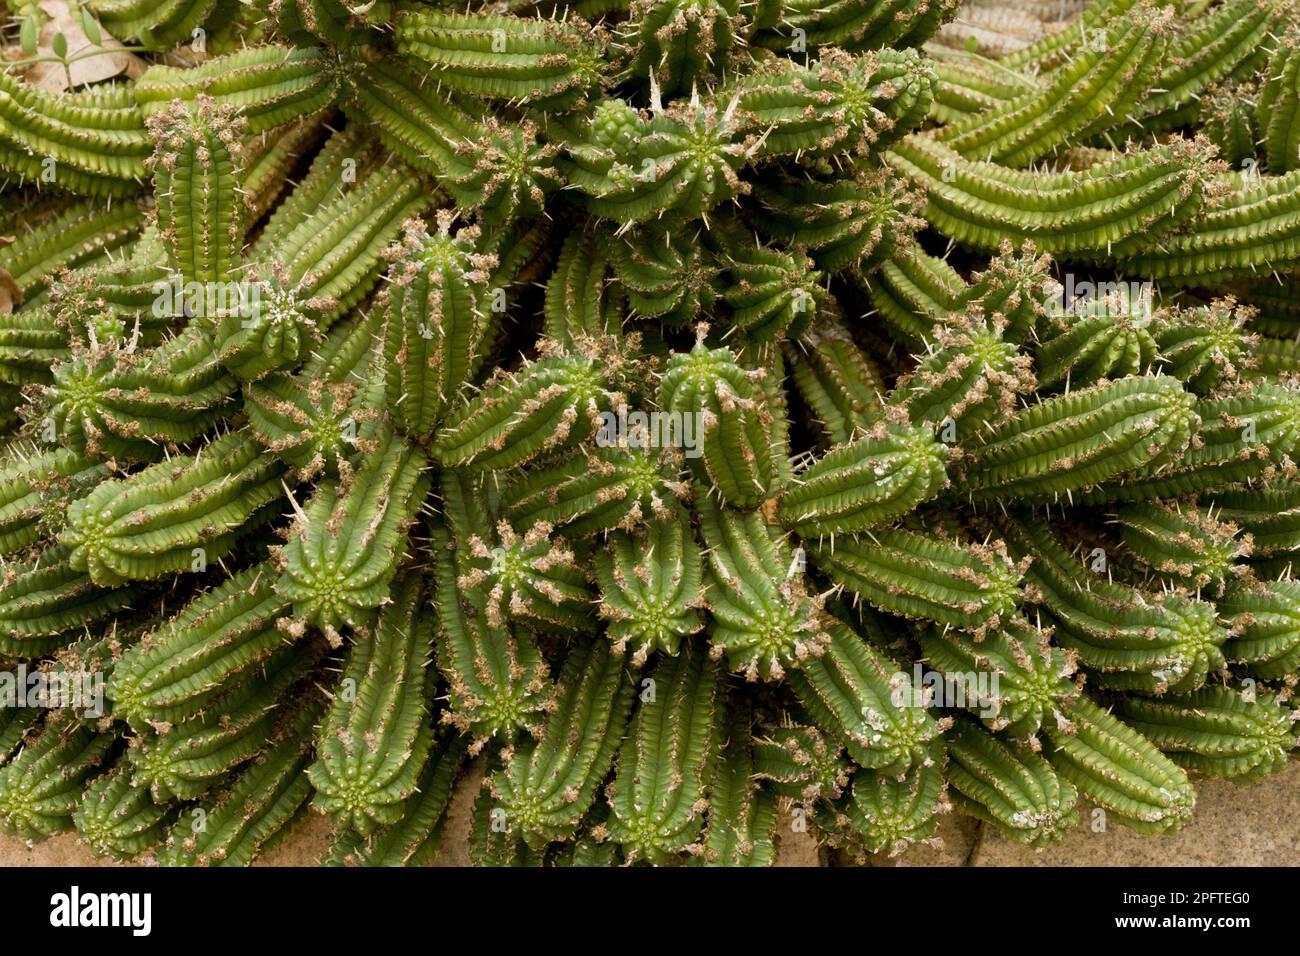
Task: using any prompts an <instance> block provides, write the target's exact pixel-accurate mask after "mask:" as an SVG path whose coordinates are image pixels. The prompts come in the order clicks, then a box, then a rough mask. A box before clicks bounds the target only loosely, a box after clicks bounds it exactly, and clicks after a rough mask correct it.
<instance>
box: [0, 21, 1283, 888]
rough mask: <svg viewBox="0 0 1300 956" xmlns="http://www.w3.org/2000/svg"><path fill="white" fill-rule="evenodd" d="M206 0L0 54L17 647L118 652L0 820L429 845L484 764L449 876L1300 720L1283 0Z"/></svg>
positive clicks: (1133, 755)
mask: <svg viewBox="0 0 1300 956" xmlns="http://www.w3.org/2000/svg"><path fill="white" fill-rule="evenodd" d="M236 6H237V5H236V4H233V3H225V2H222V3H213V2H211V0H204V2H196V3H185V2H177V3H166V4H163V5H161V6H158V5H156V4H154V5H151V4H148V3H144V2H141V0H85V2H83V3H81V4H79V5H78V9H79V10H80V12H81V15H82V17H83V19H91V18H94V19H97V21H98V22H99V23H100V24H102V26H103V27H104V28H106V29H107V30H108V31H111V32H112V34H113V36H116V37H118V38H119V39H120V40H123V41H127V42H128V43H130V44H131V45H132V46H133V47H138V52H139V54H140V55H141V57H142V58H143V59H144V61H145V65H146V69H145V71H144V73H143V75H142V76H140V77H139V78H138V79H135V80H117V81H113V82H107V83H95V84H91V85H90V86H89V87H88V88H86V89H76V90H72V91H66V92H55V91H50V90H47V89H43V88H41V87H40V86H38V85H37V83H35V82H33V81H32V79H31V77H29V76H28V74H27V68H28V67H29V66H30V65H31V62H30V61H28V60H23V59H15V58H13V57H11V58H10V59H9V60H8V61H6V63H5V65H4V68H3V71H2V72H0V171H3V172H4V174H5V175H4V176H3V177H0V179H3V180H4V182H3V185H2V186H0V196H3V200H4V201H3V202H2V203H0V559H3V575H2V577H0V657H3V660H4V668H5V669H6V670H14V669H16V668H17V667H18V666H19V665H20V664H21V665H22V666H24V667H27V668H30V669H32V670H35V671H39V673H40V674H42V675H44V676H45V677H46V678H47V679H48V680H49V681H51V684H50V686H51V687H54V686H58V683H57V682H58V681H65V680H67V679H69V678H70V677H72V676H75V675H77V674H79V673H81V672H82V671H87V670H88V671H90V672H92V673H91V675H90V676H92V677H93V676H95V675H99V676H101V677H102V678H103V680H104V684H103V685H102V690H103V698H102V700H101V701H100V704H101V706H100V708H99V710H97V711H94V712H93V713H92V712H91V711H90V710H88V709H87V708H86V707H84V706H73V705H72V704H71V703H70V702H69V701H67V700H63V699H60V698H59V697H58V696H57V695H54V694H53V693H52V692H51V693H46V694H44V695H43V696H40V697H39V699H33V700H30V701H29V700H26V699H23V700H18V699H16V698H15V699H13V700H9V699H5V700H4V701H3V706H0V825H3V826H4V827H5V828H6V829H8V830H10V831H12V832H14V833H17V834H19V835H20V836H22V837H25V838H28V839H39V838H43V837H45V836H48V835H50V834H53V833H56V832H59V831H62V830H67V829H70V828H71V829H76V830H77V831H79V833H80V834H81V836H82V837H83V838H84V840H85V842H86V843H87V844H88V845H89V846H90V847H91V849H92V850H94V851H95V852H96V853H101V854H105V855H109V856H114V857H122V858H145V857H147V856H148V855H149V854H153V856H154V858H155V859H157V860H158V861H160V862H163V863H166V864H176V865H181V864H213V865H217V864H227V865H228V864H245V863H248V862H249V861H251V860H252V859H253V858H254V857H255V856H257V855H258V854H259V853H261V852H263V851H264V850H266V849H267V848H268V847H270V846H272V845H274V843H275V842H277V841H278V840H279V839H280V838H282V837H283V836H284V835H285V834H286V833H287V832H288V830H289V827H290V826H291V824H292V823H293V822H294V821H295V820H297V819H299V818H301V817H302V816H303V815H304V814H307V813H321V814H325V815H327V816H328V817H329V825H330V826H331V827H332V829H333V839H332V849H331V851H330V854H329V857H328V862H330V863H332V864H338V865H417V864H427V863H429V862H430V861H431V860H432V859H433V858H434V856H435V854H436V853H437V851H438V847H439V845H440V843H441V842H442V839H443V837H444V835H445V833H446V830H447V824H448V821H449V820H451V819H454V818H455V817H456V816H457V814H456V813H454V812H450V811H449V810H448V807H449V806H451V805H453V800H452V794H453V790H454V787H455V785H456V783H457V781H458V779H463V772H464V767H463V764H465V761H464V760H463V759H462V758H463V757H465V756H466V755H470V756H472V757H474V758H475V759H476V760H477V761H478V763H477V764H473V765H474V766H476V767H480V768H481V769H482V770H483V771H484V773H485V775H486V776H485V777H484V780H485V784H484V786H483V788H482V791H481V793H480V796H479V799H478V801H477V804H476V806H475V810H474V813H473V821H472V824H471V826H470V829H471V830H472V834H471V836H472V840H471V843H472V855H473V857H474V859H475V860H476V861H478V862H481V863H485V864H497V865H504V864H511V865H525V864H526V865H537V864H542V865H557V866H559V865H566V866H567V865H574V866H576V865H603V866H609V865H618V864H624V865H625V864H659V865H671V864H691V865H768V864H770V863H771V862H772V861H773V859H774V858H775V856H776V853H777V851H778V849H779V846H780V841H781V839H782V836H783V834H784V833H785V832H786V831H787V827H786V826H785V822H786V821H787V819H788V820H790V821H799V822H802V823H807V824H808V825H809V826H811V828H812V829H813V830H814V831H815V834H816V836H817V837H818V839H819V840H820V841H821V842H822V843H823V844H825V845H826V846H827V849H826V850H825V851H824V852H826V853H828V854H829V853H836V854H843V855H845V856H847V857H849V858H859V857H862V856H864V855H867V854H875V853H898V852H904V851H905V850H906V848H907V847H909V846H912V845H914V844H916V843H923V842H930V841H932V839H933V837H934V836H935V834H936V832H937V827H938V820H939V815H940V814H941V813H943V812H946V811H947V810H949V809H952V810H955V811H956V812H959V813H964V814H967V815H969V816H972V817H974V818H976V819H977V820H979V821H982V825H983V826H986V827H988V828H992V829H996V830H999V831H1001V832H1003V833H1005V834H1006V835H1007V836H1008V837H1009V838H1010V839H1012V840H1016V841H1019V842H1021V843H1025V844H1028V845H1031V846H1035V847H1038V846H1043V845H1046V844H1049V843H1053V842H1055V841H1057V840H1060V839H1063V838H1067V837H1068V834H1069V832H1070V830H1071V829H1072V828H1073V827H1075V826H1076V825H1077V824H1078V821H1079V820H1080V819H1081V818H1086V817H1087V815H1086V814H1085V813H1082V812H1081V810H1080V808H1079V806H1078V803H1079V801H1084V802H1085V803H1088V804H1092V805H1093V807H1094V808H1096V809H1098V810H1100V811H1101V812H1102V813H1103V814H1104V815H1106V816H1107V817H1108V818H1109V819H1110V820H1112V821H1113V822H1116V823H1120V824H1124V825H1128V826H1132V827H1135V828H1137V829H1139V830H1142V831H1153V832H1168V831H1170V830H1173V829H1176V828H1177V827H1179V826H1181V825H1182V824H1183V823H1184V822H1185V821H1186V820H1188V819H1189V818H1190V817H1191V814H1192V812H1193V806H1194V803H1195V790H1194V787H1195V783H1196V780H1197V779H1198V778H1199V777H1201V776H1203V775H1218V776H1226V777H1232V778H1236V779H1239V780H1243V781H1253V780H1256V779H1258V778H1259V777H1261V776H1264V775H1265V774H1267V773H1269V772H1271V771H1273V770H1276V769H1277V768H1279V767H1280V766H1282V765H1283V764H1284V763H1285V761H1286V760H1287V755H1288V754H1289V753H1290V752H1291V751H1293V750H1294V749H1295V747H1296V744H1297V738H1296V735H1295V733H1294V732H1293V726H1292V725H1293V717H1294V711H1293V708H1292V704H1291V697H1292V688H1293V687H1294V685H1295V684H1296V683H1297V681H1300V585H1297V584H1296V583H1295V582H1294V581H1293V580H1292V566H1293V563H1294V562H1295V561H1297V559H1300V484H1298V483H1297V463H1298V462H1300V384H1297V383H1298V382H1300V349H1297V347H1296V345H1295V338H1296V334H1297V332H1300V309H1298V308H1297V307H1296V305H1295V302H1296V301H1297V296H1296V294H1295V293H1296V288H1297V287H1296V284H1295V278H1294V275H1293V273H1294V271H1295V269H1296V268H1297V266H1300V170H1297V166H1298V165H1300V161H1298V160H1297V156H1296V143H1297V141H1300V132H1298V131H1300V123H1297V120H1296V113H1297V106H1296V104H1297V89H1296V78H1297V75H1298V74H1300V65H1298V64H1300V57H1298V56H1297V53H1296V50H1297V41H1296V34H1295V33H1294V31H1293V29H1290V28H1288V23H1289V21H1291V20H1292V19H1294V12H1295V5H1294V3H1293V0H1210V2H1198V3H1188V4H1180V3H1175V2H1174V0H1110V2H1105V0H1098V2H1095V3H1093V4H1091V5H1089V6H1088V7H1087V9H1085V11H1084V13H1083V14H1082V16H1081V18H1080V20H1079V21H1078V22H1077V23H1076V24H1073V25H1072V26H1071V27H1070V28H1068V29H1064V30H1061V31H1060V32H1059V33H1054V34H1052V35H1051V36H1049V37H1045V38H1043V39H1042V40H1040V41H1039V42H1036V43H1035V44H1033V45H1032V46H1030V47H1028V48H1026V49H1024V50H1022V51H1020V52H1016V53H1010V54H1009V55H1006V56H1004V57H1002V61H1001V62H993V61H992V60H990V59H988V58H985V57H981V56H978V55H971V54H970V53H968V52H962V51H957V50H953V49H950V48H946V47H945V46H943V44H944V43H945V42H946V38H945V34H944V33H939V29H940V27H941V26H942V25H943V23H944V21H945V20H946V19H947V18H949V17H951V16H952V15H953V14H954V13H955V7H956V4H955V3H954V2H951V0H871V2H867V0H828V2H822V0H816V2H814V0H761V2H738V0H633V2H619V0H608V2H607V0H583V2H581V3H575V4H568V5H567V6H566V5H565V4H537V5H533V4H524V3H508V4H495V5H489V4H482V3H477V2H476V3H471V4H469V5H468V6H467V7H466V8H465V9H463V10H456V11H450V10H447V9H441V8H439V7H438V5H436V4H431V3H426V2H423V0H379V2H378V3H371V4H368V5H365V6H364V7H357V6H348V5H346V4H343V3H340V2H338V0H283V2H280V0H277V2H275V3H271V4H269V5H268V4H262V3H256V4H253V5H251V6H249V5H244V7H240V9H239V10H238V11H235V9H234V8H235V7H236ZM245 7H246V9H245ZM11 9H17V10H19V11H20V12H19V13H18V14H17V15H16V16H15V17H14V18H13V19H15V20H21V21H23V25H20V26H18V27H17V30H18V31H19V32H21V33H23V34H24V35H26V36H28V37H31V36H33V35H35V34H36V33H37V32H38V30H39V27H40V23H39V22H38V20H41V19H43V18H44V16H45V15H46V14H45V13H44V12H42V11H43V10H44V5H38V4H36V3H34V2H33V3H21V4H18V5H17V7H14V6H13V5H11ZM195 31H206V35H207V43H208V45H207V49H206V50H202V49H199V48H198V47H194V46H191V49H189V50H186V51H184V53H183V55H178V52H177V51H176V50H174V49H173V47H174V46H175V45H176V44H180V43H185V44H191V43H192V38H193V37H194V36H196V33H195ZM936 33H938V37H937V39H936ZM1098 33H1101V34H1103V37H1102V39H1103V42H1100V43H1098V42H1096V41H1097V35H1098ZM29 45H30V44H29ZM1257 140H1258V142H1257ZM1121 146H1122V148H1120V147H1121ZM1271 273H1276V275H1277V276H1278V277H1279V278H1278V279H1276V280H1275V279H1274V278H1272V277H1271V276H1270V274H1271ZM1175 290H1177V298H1175V296H1174V294H1173V293H1174V291H1175ZM0 676H3V675H0ZM0 686H3V685H0ZM80 703H81V704H83V705H84V704H85V701H84V700H83V701H81V702H80ZM24 704H31V705H32V706H22V705H24ZM1091 819H1092V820H1093V822H1094V824H1095V816H1094V817H1092V818H1091Z"/></svg>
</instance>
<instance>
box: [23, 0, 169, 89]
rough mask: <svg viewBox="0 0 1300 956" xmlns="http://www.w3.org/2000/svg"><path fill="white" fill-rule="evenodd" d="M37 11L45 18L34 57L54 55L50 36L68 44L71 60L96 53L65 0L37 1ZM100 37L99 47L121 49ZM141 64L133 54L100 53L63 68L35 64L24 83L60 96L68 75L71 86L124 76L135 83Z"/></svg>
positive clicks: (117, 43) (105, 36) (115, 42)
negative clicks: (69, 75)
mask: <svg viewBox="0 0 1300 956" xmlns="http://www.w3.org/2000/svg"><path fill="white" fill-rule="evenodd" d="M41 11H42V12H43V13H44V14H45V16H46V18H47V19H46V21H45V23H44V24H43V25H42V26H41V35H40V38H39V39H38V41H37V49H36V53H37V55H38V56H53V55H54V36H55V34H57V33H62V34H63V35H64V36H65V37H66V38H67V40H68V57H69V58H72V57H75V56H77V55H78V54H80V53H82V52H84V51H86V50H93V49H97V47H96V45H95V44H94V43H91V42H90V40H89V39H87V37H86V31H85V30H84V29H83V28H82V26H81V20H80V19H79V18H77V17H74V16H73V15H72V11H71V10H69V9H68V3H67V0H41ZM100 32H101V33H103V36H102V37H101V39H102V40H103V41H104V42H103V43H102V44H101V46H102V47H103V48H105V49H109V50H116V48H117V47H120V46H121V45H122V43H121V41H120V40H117V39H115V38H114V37H113V36H112V35H110V34H109V32H108V31H107V30H104V29H103V28H102V27H101V28H100ZM145 66H146V64H145V62H144V60H142V59H140V58H139V57H138V56H136V55H135V54H134V53H120V52H114V53H101V54H100V55H99V56H87V57H85V58H84V59H80V60H77V61H76V62H74V63H70V64H69V65H68V69H66V70H65V69H64V68H63V64H62V63H37V64H36V65H35V66H33V67H32V68H31V69H30V70H28V71H27V81H28V82H29V83H31V84H32V85H33V86H37V87H39V88H40V89H42V90H48V91H49V92H51V93H61V92H63V91H64V90H66V89H68V74H69V72H70V73H71V74H72V85H73V86H82V85H84V84H86V83H98V82H99V81H100V80H107V79H111V78H112V77H115V76H119V75H121V74H125V75H126V76H127V78H128V79H132V80H133V79H135V78H136V77H138V76H139V75H140V74H141V73H143V72H144V70H145Z"/></svg>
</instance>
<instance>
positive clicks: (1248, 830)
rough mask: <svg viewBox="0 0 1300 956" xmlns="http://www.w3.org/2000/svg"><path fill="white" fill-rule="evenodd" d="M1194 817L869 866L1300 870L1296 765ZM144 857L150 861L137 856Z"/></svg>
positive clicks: (797, 851)
mask: <svg viewBox="0 0 1300 956" xmlns="http://www.w3.org/2000/svg"><path fill="white" fill-rule="evenodd" d="M477 784H478V781H477V778H476V777H475V776H473V775H471V776H468V777H466V779H465V780H464V781H462V783H461V785H460V786H459V787H458V788H457V791H456V793H455V795H454V796H453V800H452V806H451V809H450V810H449V813H450V818H449V820H448V826H447V838H446V840H445V841H444V843H443V846H442V849H441V850H440V851H439V855H438V859H437V861H436V863H435V865H438V866H467V865H468V864H469V846H468V841H467V834H468V831H469V814H470V807H471V805H472V803H473V798H474V793H475V790H476V788H477ZM1197 793H1198V794H1199V800H1198V803H1197V807H1196V819H1195V820H1194V821H1193V822H1192V823H1191V824H1189V825H1188V826H1186V827H1184V828H1183V830H1182V831H1181V832H1180V833H1178V834H1175V835H1173V836H1159V837H1155V836H1140V835H1138V834H1135V833H1133V832H1132V831H1129V830H1125V829H1124V828H1122V827H1113V828H1110V829H1107V830H1106V831H1105V832H1100V833H1095V832H1093V830H1092V827H1091V825H1090V824H1091V817H1092V815H1091V813H1090V812H1089V810H1088V809H1087V808H1086V807H1085V808H1083V812H1082V813H1081V814H1080V816H1081V820H1080V824H1079V827H1078V829H1077V830H1076V831H1075V832H1074V833H1072V834H1071V835H1070V837H1069V838H1068V839H1067V840H1066V841H1065V842H1063V843H1061V844H1059V845H1057V846H1054V847H1051V848H1049V849H1045V850H1031V849H1027V848H1025V847H1023V846H1020V845H1018V844H1015V843H1012V842H1011V841H1009V840H1007V839H1006V838H1005V837H1003V836H1001V835H1000V834H999V833H998V832H997V831H996V830H993V829H992V828H991V827H985V826H983V825H981V824H980V823H978V822H976V821H974V820H971V819H970V818H969V817H962V816H958V815H956V814H953V815H951V816H949V817H947V818H945V819H944V820H943V822H942V824H941V826H940V833H941V835H942V839H943V845H942V846H938V847H930V846H923V847H917V848H915V849H913V850H911V851H910V852H908V853H906V854H904V855H903V856H901V857H898V858H896V859H890V858H888V857H884V856H880V857H875V858H873V859H871V860H870V861H869V863H870V865H872V866H1253V865H1259V866H1300V761H1296V760H1293V761H1292V762H1291V764H1290V765H1289V766H1288V767H1287V769H1286V770H1285V771H1283V772H1282V773H1279V774H1275V775H1274V776H1272V777H1270V778H1269V779H1267V780H1265V781H1263V782H1262V783H1259V784H1256V785H1254V786H1252V787H1248V788H1247V787H1240V786H1237V785H1236V784H1232V783H1228V782H1225V781H1222V780H1202V781H1199V782H1198V784H1197ZM329 842H330V824H329V821H328V820H327V819H326V818H325V817H322V816H320V815H318V814H314V813H313V814H312V815H311V816H309V817H308V818H307V819H306V820H305V821H304V822H303V823H302V824H301V825H300V826H299V828H298V829H297V830H296V831H295V832H294V833H293V834H292V836H290V838H289V839H287V840H286V841H285V842H284V843H283V844H282V845H281V846H280V847H278V848H277V849H276V850H275V851H274V852H273V853H271V854H269V855H268V856H267V857H266V858H265V859H263V860H261V861H259V863H258V865H263V866H313V865H315V864H316V863H317V861H318V860H320V858H321V857H322V856H323V855H324V853H325V851H326V849H327V848H328V846H329ZM141 862H145V863H147V861H141ZM824 862H825V859H824V854H823V853H821V852H820V851H819V849H818V847H817V845H816V844H815V843H814V842H813V840H812V838H811V837H810V836H809V835H808V834H799V833H791V834H786V835H785V836H784V837H783V838H782V842H781V852H780V855H779V857H778V861H777V865H778V866H819V865H822V864H823V863H824ZM106 865H113V864H111V863H108V862H106V861H103V860H99V859H97V858H96V857H95V856H94V855H92V854H91V852H90V851H89V850H88V849H87V848H86V847H85V846H83V845H81V844H80V843H78V842H77V840H76V837H75V836H74V835H72V834H64V835H62V836H58V837H55V838H53V839H51V840H46V841H45V842H43V843H40V844H36V845H34V846H28V845H27V844H26V843H24V842H23V841H22V840H18V839H14V838H12V837H4V836H0V866H106Z"/></svg>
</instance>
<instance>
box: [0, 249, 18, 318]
mask: <svg viewBox="0 0 1300 956" xmlns="http://www.w3.org/2000/svg"><path fill="white" fill-rule="evenodd" d="M13 241H14V237H13V236H0V249H3V248H4V247H5V246H8V245H12V244H13ZM22 301H23V290H22V289H20V288H18V283H17V282H15V281H14V277H13V276H11V275H10V274H9V270H8V269H5V268H4V267H2V266H0V315H8V314H9V313H10V312H12V311H13V310H14V306H16V305H21V304H22Z"/></svg>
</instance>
